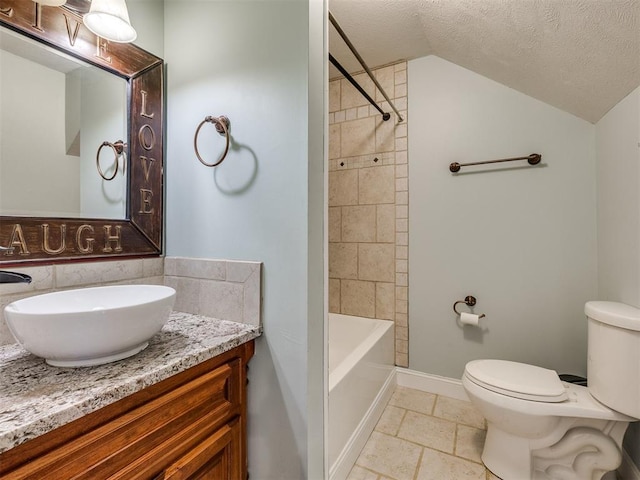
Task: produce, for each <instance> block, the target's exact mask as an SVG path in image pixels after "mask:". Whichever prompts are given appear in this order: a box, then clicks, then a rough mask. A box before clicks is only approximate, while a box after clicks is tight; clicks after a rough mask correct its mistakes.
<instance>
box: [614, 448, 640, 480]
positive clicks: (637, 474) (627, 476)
mask: <svg viewBox="0 0 640 480" xmlns="http://www.w3.org/2000/svg"><path fill="white" fill-rule="evenodd" d="M618 478H620V479H621V480H640V470H639V469H638V467H637V465H636V464H635V463H633V460H631V457H630V456H629V454H628V453H627V452H625V451H624V450H623V451H622V464H621V465H620V467H619V468H618Z"/></svg>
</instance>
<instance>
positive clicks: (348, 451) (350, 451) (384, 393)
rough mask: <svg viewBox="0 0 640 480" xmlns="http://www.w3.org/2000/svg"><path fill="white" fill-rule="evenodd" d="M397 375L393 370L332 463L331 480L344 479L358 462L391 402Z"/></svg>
mask: <svg viewBox="0 0 640 480" xmlns="http://www.w3.org/2000/svg"><path fill="white" fill-rule="evenodd" d="M396 376H397V375H396V371H395V370H391V373H390V374H389V376H388V377H387V380H386V381H385V382H384V385H383V386H382V388H381V389H380V391H379V392H378V395H377V396H376V398H375V399H374V400H373V403H372V404H371V406H370V407H369V410H367V413H366V414H365V416H364V418H363V419H362V420H361V421H360V423H359V424H358V426H357V427H356V430H355V431H354V432H353V435H351V438H350V439H349V441H348V442H347V444H346V445H345V447H344V448H343V449H342V452H340V455H339V456H338V458H337V459H336V461H335V463H334V464H333V465H331V468H330V470H329V479H330V480H344V479H346V478H347V476H348V475H349V472H350V471H351V469H352V468H353V465H354V464H355V463H356V460H357V459H358V456H359V455H360V452H361V451H362V449H363V448H364V445H365V444H366V443H367V440H368V439H369V436H370V435H371V432H373V429H374V428H375V426H376V424H377V423H378V420H380V417H381V416H382V412H383V411H384V408H385V407H386V406H387V403H389V400H390V399H391V395H393V391H394V389H395V387H396Z"/></svg>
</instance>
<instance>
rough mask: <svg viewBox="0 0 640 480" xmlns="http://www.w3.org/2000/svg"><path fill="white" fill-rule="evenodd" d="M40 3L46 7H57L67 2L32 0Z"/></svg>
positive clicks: (60, 0)
mask: <svg viewBox="0 0 640 480" xmlns="http://www.w3.org/2000/svg"><path fill="white" fill-rule="evenodd" d="M33 1H34V2H35V3H39V4H40V5H47V6H48V7H59V6H61V5H64V4H65V3H67V0H33Z"/></svg>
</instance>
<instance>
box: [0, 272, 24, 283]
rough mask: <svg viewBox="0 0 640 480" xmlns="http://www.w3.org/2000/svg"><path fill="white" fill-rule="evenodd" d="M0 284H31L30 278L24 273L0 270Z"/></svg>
mask: <svg viewBox="0 0 640 480" xmlns="http://www.w3.org/2000/svg"><path fill="white" fill-rule="evenodd" d="M0 283H31V277H30V276H29V275H27V274H26V273H18V272H7V271H5V270H0Z"/></svg>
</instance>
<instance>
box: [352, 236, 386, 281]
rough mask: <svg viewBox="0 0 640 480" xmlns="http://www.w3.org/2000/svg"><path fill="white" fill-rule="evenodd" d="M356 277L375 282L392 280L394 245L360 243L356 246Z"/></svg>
mask: <svg viewBox="0 0 640 480" xmlns="http://www.w3.org/2000/svg"><path fill="white" fill-rule="evenodd" d="M358 278H359V279H360V280H373V281H377V282H393V281H394V278H395V247H394V245H393V244H390V243H372V244H366V243H361V244H359V246H358Z"/></svg>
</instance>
